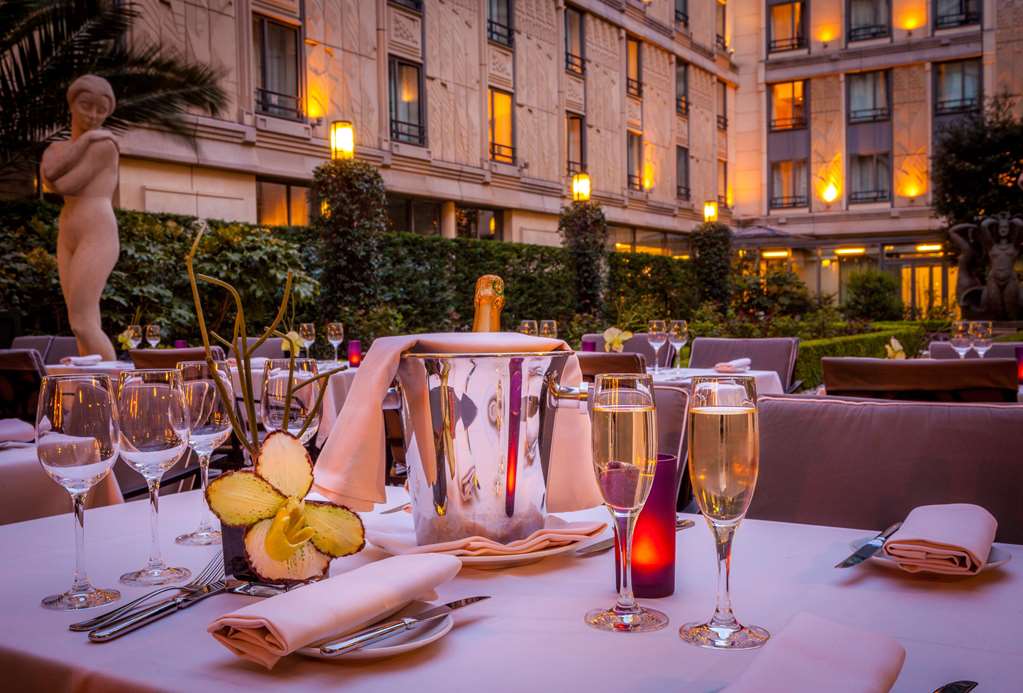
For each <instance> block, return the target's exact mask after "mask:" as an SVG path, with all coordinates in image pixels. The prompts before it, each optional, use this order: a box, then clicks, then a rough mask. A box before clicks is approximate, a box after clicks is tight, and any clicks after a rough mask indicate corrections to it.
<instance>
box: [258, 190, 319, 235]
mask: <svg viewBox="0 0 1023 693" xmlns="http://www.w3.org/2000/svg"><path fill="white" fill-rule="evenodd" d="M256 218H257V221H258V223H259V224H261V225H263V226H308V225H309V188H308V187H307V186H305V185H290V184H288V183H278V182H275V181H265V180H261V181H256Z"/></svg>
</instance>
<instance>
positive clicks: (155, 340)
mask: <svg viewBox="0 0 1023 693" xmlns="http://www.w3.org/2000/svg"><path fill="white" fill-rule="evenodd" d="M159 343H160V326H159V325H156V324H154V323H150V324H148V325H146V344H148V345H149V348H150V349H155V348H156V345H157V344H159Z"/></svg>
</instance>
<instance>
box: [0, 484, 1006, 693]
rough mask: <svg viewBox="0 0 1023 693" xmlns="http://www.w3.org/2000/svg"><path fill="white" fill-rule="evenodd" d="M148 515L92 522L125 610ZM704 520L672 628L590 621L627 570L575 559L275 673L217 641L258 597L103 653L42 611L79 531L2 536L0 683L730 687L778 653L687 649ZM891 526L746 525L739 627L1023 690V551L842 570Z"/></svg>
mask: <svg viewBox="0 0 1023 693" xmlns="http://www.w3.org/2000/svg"><path fill="white" fill-rule="evenodd" d="M407 498H408V496H407V494H406V492H405V491H404V490H403V489H401V488H398V487H388V489H387V502H386V503H385V504H383V505H380V506H377V509H376V510H375V511H373V512H369V513H364V514H363V516H362V517H363V520H364V522H365V524H366V526H367V528H370V529H372V528H384V529H387V528H391V529H393V528H394V527H395V526H400V525H402V523H407V524H408V525H409V526H411V522H412V520H411V516H410V515H409V514H408V513H403V512H398V513H391V514H381V512H380V511H381V510H383V509H388V508H391V507H394V506H398V505H401V504H402V503H403V502H404V501H406V500H407ZM200 503H201V498H200V496H199V494H198V493H196V492H187V493H180V494H174V495H170V496H165V497H164V498H162V499H161V513H160V514H161V518H160V525H161V536H162V544H163V550H164V556H165V558H166V559H167V561H168V562H169V563H170V564H173V565H184V566H187V567H189V568H191V570H192V571H193V573H196V572H198V571H199V570H200V569H201V568H202V566H204V565H205V564H206V563H207V561H208V560H209V559H210V558H211V556H212V555H214V553H215V551H216V547H188V546H179V545H177V544H175V543H174V542H173V539H172V538H173V537H174V536H176V535H177V534H180V533H181V532H183V531H186V530H189V529H192V528H193V525H194V524H195V522H196V521H197V519H198V516H199V511H200ZM148 512H149V508H148V505H147V503H145V502H143V501H137V502H130V503H126V504H121V505H114V506H109V507H104V508H98V509H95V510H90V511H89V512H88V513H87V514H86V535H87V541H86V559H85V563H86V566H87V568H88V570H89V576H90V578H91V579H92V581H93V583H94V584H96V585H98V586H103V587H117V589H120V590H121V593H122V595H123V597H122V598H123V599H130V598H133V597H135V596H137V595H139V594H140V593H142V592H143V590H142V589H140V588H134V587H129V586H125V585H118V583H117V579H118V575H120V574H121V573H122V572H123V571H124V570H125V569H127V568H130V567H132V566H135V565H136V564H139V563H141V562H143V561H144V560H145V558H146V555H147V550H148V540H149V528H148V522H147V514H148ZM563 517H565V518H567V519H607V511H606V510H605V509H604V508H603V507H595V508H591V509H588V510H582V511H579V512H577V513H565V514H563ZM692 519H695V520H697V524H696V526H695V527H693V528H690V529H687V530H685V531H681V532H679V533H678V534H677V535H676V541H677V544H676V549H677V560H676V576H675V592H674V594H673V595H672V596H670V597H666V598H662V599H656V600H647V601H648V603H650V604H651V605H653V606H655V607H656V608H657V609H660V610H661V611H663V612H665V613H666V614H668V616H669V617H670V619H671V623H670V625H669V626H668V627H667V628H666V629H664V630H660V631H657V632H652V633H609V632H602V631H597V630H594V629H592V628H590V627H589V626H587V625H586V624H585V623H584V621H583V615H584V613H585V612H586V611H587V610H588V609H592V608H594V607H600V606H608V605H610V604H612V603H613V602H614V599H615V579H614V572H613V571H614V558H613V555H612V553H610V552H607V553H603V554H599V555H596V556H592V557H585V558H584V557H577V556H576V555H575V553H574V551H573V552H566V553H563V554H560V555H556V556H551V557H549V558H546V559H544V560H541V561H538V562H534V563H530V564H524V565H517V566H513V567H505V568H503V569H499V570H481V569H477V568H470V567H463V569H462V570H461V572H460V573H459V574H458V575H457V576H456V577H455V578H454V579H452V580H451V581H450V582H447V583H445V584H442V585H441V586H439V587H438V588H437V590H436V591H437V596H436V599H437V600H439V601H442V602H447V601H450V600H453V599H457V598H461V597H468V596H473V595H489V596H490V597H491V599H488V600H486V601H483V602H480V603H478V604H475V605H473V606H472V607H471V608H467V609H464V610H462V611H459V612H458V613H457V614H455V616H454V620H455V625H454V628H453V629H452V630H451V632H450V633H448V634H447V635H446V636H445V637H442V638H440V639H439V640H437V641H436V642H433V643H431V644H429V645H426V646H425V647H422V648H421V649H417V650H414V651H412V652H408V653H406V654H403V655H401V656H397V657H394V658H391V659H379V660H365V661H357V660H356V661H346V660H345V658H344V657H341V658H338V659H335V660H332V661H324V660H316V659H308V658H306V657H305V656H302V655H298V654H294V655H291V656H288V657H286V658H284V659H283V660H282V661H281V662H279V663H278V665H277V666H276V667H275V668H274V669H273V670H270V671H268V670H265V669H264V668H262V667H261V666H258V665H256V664H253V663H252V662H249V661H245V660H242V659H240V658H238V657H236V656H234V655H232V654H231V653H230V652H229V651H228V650H227V649H225V648H224V647H222V646H221V645H220V644H219V643H217V642H216V641H215V640H214V639H213V637H211V636H210V635H209V634H208V633H207V630H206V628H207V625H208V624H209V623H210V622H211V621H213V620H214V619H215V618H217V617H218V616H220V615H222V614H224V613H227V612H229V611H232V610H235V609H238V608H240V607H242V606H244V605H246V604H248V603H251V602H253V601H254V600H256V599H257V598H256V597H248V596H241V595H237V594H223V595H218V596H215V597H211V598H209V599H206V600H204V601H201V602H199V603H197V604H196V605H195V606H193V607H192V608H190V609H187V610H184V611H180V612H178V613H176V614H173V615H172V616H170V617H168V618H166V619H164V620H162V621H159V622H156V623H153V624H151V625H149V626H146V627H145V628H142V629H140V630H138V631H136V632H133V633H130V634H128V635H126V636H124V637H122V638H119V639H116V640H113V641H110V642H107V643H102V644H97V643H91V642H89V641H88V640H87V638H86V636H85V634H84V633H73V632H70V631H68V629H67V626H68V624H70V623H72V622H75V621H78V620H81V619H82V618H85V617H87V616H89V615H92V614H94V613H96V612H95V610H91V611H87V612H56V611H47V610H45V609H43V608H41V607H40V605H39V600H40V599H41V598H42V597H43V596H45V595H47V594H50V593H53V592H56V591H59V590H62V589H65V588H66V587H67V586H68V585H69V584H70V580H71V570H72V563H73V548H74V547H73V542H72V532H71V529H72V522H71V518H70V517H69V516H67V515H63V516H54V517H48V518H43V519H37V520H31V521H28V522H22V523H17V524H10V525H5V526H0V551H2V552H3V555H4V556H7V559H6V560H5V561H4V570H3V573H2V577H0V612H2V613H3V623H4V628H2V629H0V671H2V672H3V680H4V684H5V686H4V687H5V688H6V689H8V690H12V691H22V690H25V691H27V690H46V691H58V690H62V691H89V692H90V693H102V692H105V691H111V692H113V691H123V690H131V691H247V692H249V693H251V692H252V691H259V690H269V689H277V690H280V689H282V688H284V687H287V690H289V691H324V690H345V691H367V692H368V691H399V690H406V691H413V690H415V691H446V692H449V691H453V692H457V691H480V690H485V691H488V693H495V692H499V691H530V690H536V691H593V692H597V691H609V692H611V691H613V692H614V693H621V692H622V691H657V692H658V693H662V692H664V691H698V692H708V693H709V692H711V691H719V690H721V689H722V688H724V687H725V686H727V685H728V684H729V683H730V682H732V681H734V680H735V679H736V677H738V676H739V675H740V674H741V673H742V672H743V671H744V670H745V669H746V668H747V667H748V666H750V664H751V662H753V661H754V660H755V658H756V657H758V656H760V653H761V652H764V651H765V650H760V651H757V650H753V651H744V652H716V651H712V650H706V649H701V648H698V647H694V646H691V645H688V644H686V643H683V642H682V641H681V640H680V639H679V637H678V628H679V626H681V625H682V624H683V623H685V622H689V621H697V620H702V619H705V618H706V617H707V616H709V615H710V613H711V611H712V610H713V606H714V595H715V584H716V568H715V563H716V561H715V551H714V542H713V540H712V538H711V533H710V531H709V530H708V528H707V527H706V525H705V524H704V522H703V521H702V520H701V519H700V518H699V517H693V518H692ZM879 529H880V528H876V527H871V528H839V527H823V526H812V525H802V524H791V523H784V522H769V521H758V520H747V521H745V522H743V523H742V526H741V527H740V528H739V530H738V532H737V534H736V539H735V544H734V553H733V559H732V581H731V588H732V589H731V591H732V597H733V603H734V607H735V610H736V614H737V616H738V617H739V619H740V620H742V621H744V622H749V623H755V624H758V625H760V626H763V627H765V628H767V629H768V630H770V631H771V632H772V633H778V632H779V631H781V629H783V628H784V627H785V626H786V624H787V623H789V622H790V621H791V620H792V619H793V618H794V617H795V616H796V615H797V614H798V613H801V612H808V613H811V614H814V615H816V616H820V617H823V618H826V619H830V620H833V621H837V622H839V623H842V624H844V625H847V626H851V627H855V628H859V629H863V630H866V631H872V632H875V633H879V634H882V633H883V634H887V635H889V636H891V637H893V638H895V639H896V640H897V641H898V642H899V643H901V644H902V645H903V647H905V649H906V652H907V656H906V660H905V664H904V666H903V669H902V671H901V674H900V675H899V678H898V680H897V682H896V684H895V687H894V688H893V690H894V691H898V692H902V691H904V692H906V693H929V692H930V691H934V690H935V689H936V688H938V687H939V686H941V685H943V684H945V683H948V682H950V681H956V680H962V679H968V680H973V681H977V682H980V687H979V688H978V689H977V690H978V691H1018V690H1023V546H1019V545H1006V544H999V545H998V546H1000V547H1001V548H1002V549H1003V550H1004V551H1005V552H1007V553H1008V554H1010V555H1011V558H1012V560H1010V561H1009V562H1008V563H1006V564H1004V565H1002V566H1000V567H998V568H994V569H991V570H987V571H985V572H982V573H980V574H979V575H976V576H974V577H970V578H950V577H935V576H926V575H919V574H917V575H914V574H909V573H905V572H902V571H900V570H899V569H898V568H896V567H894V566H892V565H890V564H886V563H885V562H884V561H882V560H880V559H870V560H868V561H866V562H865V563H863V564H861V565H859V566H857V567H855V568H849V569H844V570H841V569H836V568H835V567H834V565H835V563H836V562H838V561H839V560H841V559H843V558H845V557H846V556H847V555H848V554H849V553H850V552H851V546H850V544H851V542H853V541H854V540H857V539H860V538H862V537H864V536H868V535H870V536H872V535H873V534H875V533H876V532H877V531H878V530H879ZM384 555H385V554H384V552H383V551H382V550H380V549H379V548H376V547H374V546H372V545H368V546H367V547H366V548H365V549H364V550H363V551H362V552H361V553H359V554H356V555H354V556H351V557H347V558H341V559H337V560H335V561H334V562H333V564H332V567H331V572H332V574H339V573H342V572H345V571H348V570H351V569H352V568H354V567H356V566H359V565H362V564H365V563H367V562H370V561H375V560H378V559H380V558H382V557H383V556H384ZM299 589H302V588H301V587H300V588H299ZM767 647H768V648H769V647H771V643H770V642H769V643H768V644H767Z"/></svg>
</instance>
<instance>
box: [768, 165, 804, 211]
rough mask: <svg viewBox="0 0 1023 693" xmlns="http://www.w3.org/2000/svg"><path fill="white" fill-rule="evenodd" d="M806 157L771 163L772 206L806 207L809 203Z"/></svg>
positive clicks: (779, 207)
mask: <svg viewBox="0 0 1023 693" xmlns="http://www.w3.org/2000/svg"><path fill="white" fill-rule="evenodd" d="M807 170H808V169H807V166H806V159H798V160H795V161H775V162H773V163H772V164H771V208H772V209H785V208H789V207H805V206H806V205H807V204H808V203H809V199H810V197H809V194H808V192H807V191H808V188H809V185H810V179H809V176H808V175H807Z"/></svg>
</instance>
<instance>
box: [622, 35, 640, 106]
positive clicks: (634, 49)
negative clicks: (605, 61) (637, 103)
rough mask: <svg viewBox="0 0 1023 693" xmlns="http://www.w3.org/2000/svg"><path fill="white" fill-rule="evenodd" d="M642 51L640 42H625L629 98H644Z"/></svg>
mask: <svg viewBox="0 0 1023 693" xmlns="http://www.w3.org/2000/svg"><path fill="white" fill-rule="evenodd" d="M642 59H643V58H642V50H641V48H640V44H639V41H637V40H636V39H633V38H630V39H628V40H627V41H626V42H625V62H626V64H625V68H626V70H625V72H626V82H625V90H626V91H627V92H628V94H629V96H643V80H642V77H641V74H642V63H641V60H642Z"/></svg>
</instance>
